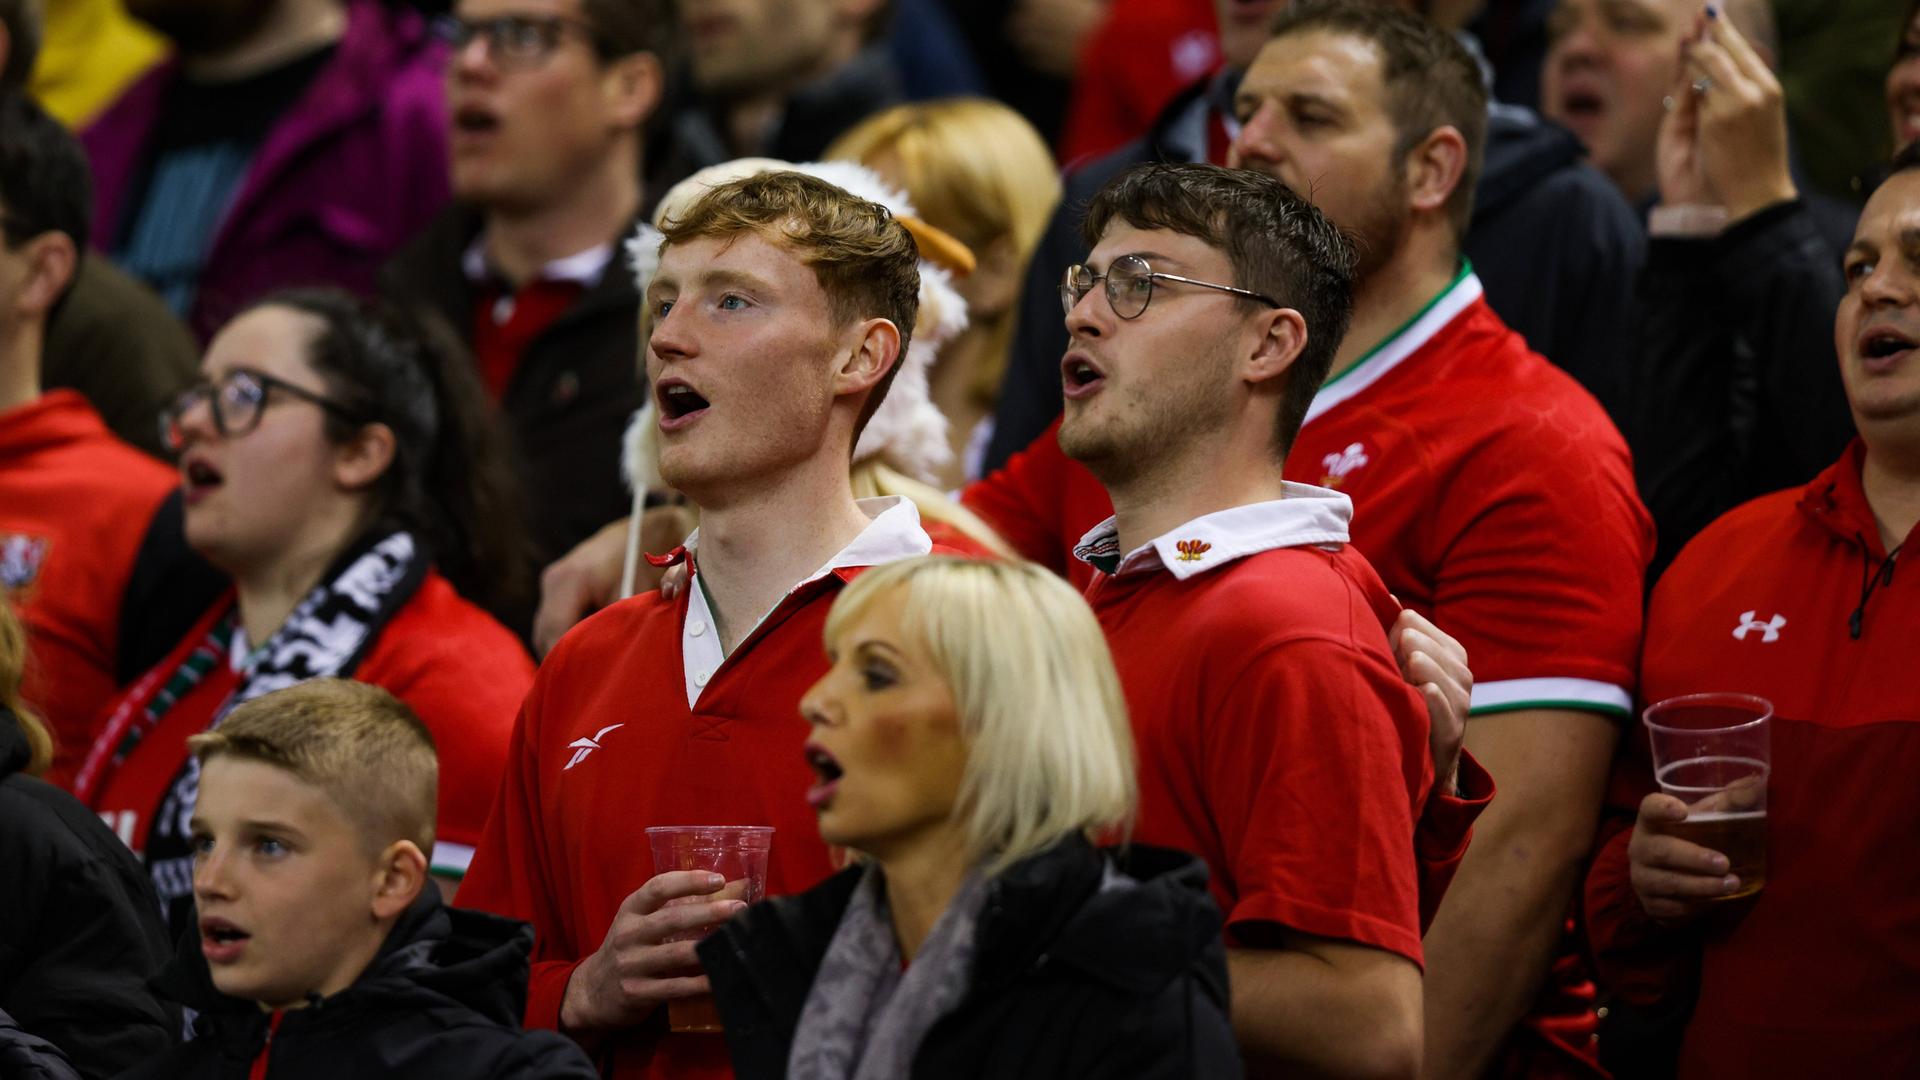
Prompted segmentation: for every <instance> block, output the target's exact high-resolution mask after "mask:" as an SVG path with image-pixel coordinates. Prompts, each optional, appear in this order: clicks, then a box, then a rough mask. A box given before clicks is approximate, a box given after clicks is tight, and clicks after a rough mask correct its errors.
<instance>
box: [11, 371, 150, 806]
mask: <svg viewBox="0 0 1920 1080" xmlns="http://www.w3.org/2000/svg"><path fill="white" fill-rule="evenodd" d="M177 483H179V477H178V476H176V475H175V473H174V471H173V470H172V469H170V468H168V467H167V466H165V465H163V464H161V463H160V462H158V461H155V460H154V459H153V458H150V457H148V456H147V455H145V454H143V453H141V452H140V451H138V450H136V449H134V448H133V447H132V446H129V445H128V444H126V443H124V442H121V441H120V440H119V439H118V438H116V437H114V435H113V433H112V432H110V431H108V430H107V426H106V424H105V423H104V422H103V421H101V419H100V415H99V414H98V413H96V412H95V411H94V410H93V406H91V405H89V404H87V402H86V399H84V398H82V397H81V396H80V395H79V394H76V393H74V392H73V391H71V390H54V391H51V392H49V393H47V394H45V395H43V396H42V397H41V398H40V399H39V400H37V401H35V402H33V403H32V404H29V405H23V406H21V407H20V408H17V409H12V410H9V411H7V412H5V413H0V594H4V595H5V596H6V597H7V599H8V600H10V601H11V602H12V603H13V604H14V606H15V608H16V610H17V611H18V612H19V614H20V618H21V621H22V622H23V623H24V624H25V625H26V628H27V640H28V647H29V649H30V650H31V655H30V657H29V665H28V668H27V678H26V686H25V687H24V692H25V696H26V699H27V702H28V703H29V704H30V705H32V706H33V707H34V708H35V709H37V710H39V712H40V714H41V715H42V716H43V717H44V718H45V719H46V720H47V723H48V726H49V728H50V729H51V730H52V732H53V735H54V738H55V740H56V753H55V756H54V763H53V768H52V769H51V770H50V771H49V772H48V774H47V777H46V779H47V780H48V781H50V782H52V783H55V784H59V785H61V786H63V787H64V786H66V785H68V784H69V783H71V781H72V776H73V772H74V770H75V769H77V768H78V767H79V765H80V760H81V759H82V758H83V757H85V756H86V752H87V747H88V746H89V745H91V744H92V742H93V734H94V723H95V721H96V720H98V719H99V718H100V717H101V715H102V709H103V707H104V706H105V705H106V703H107V701H108V700H109V699H110V698H112V697H113V694H114V690H115V689H116V681H115V678H114V669H115V660H116V657H117V655H118V650H119V647H120V640H119V639H120V597H121V593H122V592H124V591H125V590H126V587H127V579H128V577H129V576H131V574H132V573H133V561H134V556H135V554H136V553H137V552H138V550H139V548H140V540H141V538H142V536H144V535H145V533H146V528H147V523H148V521H150V520H151V519H152V518H153V512H154V510H155V509H156V508H157V507H158V506H159V505H160V502H161V500H163V499H165V498H166V496H167V493H168V492H169V491H170V490H172V488H173V486H174V485H175V484H177Z"/></svg>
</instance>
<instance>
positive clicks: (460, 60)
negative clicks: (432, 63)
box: [447, 33, 495, 79]
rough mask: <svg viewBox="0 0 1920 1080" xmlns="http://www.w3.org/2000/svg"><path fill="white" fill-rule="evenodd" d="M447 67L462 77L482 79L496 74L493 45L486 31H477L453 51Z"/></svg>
mask: <svg viewBox="0 0 1920 1080" xmlns="http://www.w3.org/2000/svg"><path fill="white" fill-rule="evenodd" d="M447 69H448V70H449V71H451V72H452V73H453V74H455V75H456V76H458V77H460V78H462V79H480V78H484V77H486V76H490V75H493V74H495V69H494V66H493V46H492V43H491V42H490V41H489V40H488V38H487V35H486V34H484V33H477V34H475V35H473V37H471V38H469V39H467V43H466V44H465V45H461V46H459V47H458V48H456V49H455V50H454V51H453V55H452V56H450V57H448V59H447Z"/></svg>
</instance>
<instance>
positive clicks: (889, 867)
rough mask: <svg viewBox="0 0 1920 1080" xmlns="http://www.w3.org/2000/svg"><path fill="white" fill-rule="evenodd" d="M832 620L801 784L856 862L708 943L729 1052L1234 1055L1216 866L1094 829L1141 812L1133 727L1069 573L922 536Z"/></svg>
mask: <svg viewBox="0 0 1920 1080" xmlns="http://www.w3.org/2000/svg"><path fill="white" fill-rule="evenodd" d="M1009 612H1018V613H1020V615H1021V617H1020V618H1017V619H1015V618H1009V617H1008V613H1009ZM825 636H826V647H827V655H828V657H829V658H830V660H831V661H832V664H833V666H832V668H831V669H830V670H829V671H828V673H827V674H826V675H825V676H824V677H822V678H821V680H820V681H819V682H818V683H816V684H815V685H814V687H813V689H812V690H810V691H809V692H808V693H807V695H806V697H805V698H803V699H802V701H801V705H800V708H801V713H802V714H803V715H804V716H805V717H806V719H807V720H808V721H809V723H811V724H812V725H813V734H812V736H811V738H810V739H809V741H808V743H807V746H806V754H807V757H808V760H809V762H810V763H811V764H812V765H813V767H814V769H815V771H816V773H817V774H818V776H819V782H818V783H817V784H816V785H815V786H814V787H813V788H812V789H811V790H810V791H809V792H808V793H807V800H808V802H809V803H811V804H812V805H813V807H814V809H815V811H816V813H817V814H818V815H819V822H820V835H821V837H822V838H823V839H825V840H826V841H827V842H828V843H830V844H835V845H839V846H842V847H845V848H848V849H850V850H852V851H853V852H854V853H855V854H856V855H857V856H858V858H859V862H858V864H857V865H855V866H853V867H851V868H849V869H847V870H845V871H842V872H841V873H840V874H838V875H836V876H835V877H833V878H830V879H828V880H827V881H826V882H825V883H824V884H822V885H820V886H819V887H817V888H815V889H813V890H811V891H809V892H806V893H803V894H801V895H798V896H791V897H782V898H779V899H776V900H771V901H768V902H765V903H763V904H760V905H757V906H755V907H753V908H751V909H749V910H748V911H746V912H744V913H742V914H741V915H740V916H738V917H736V918H735V919H734V920H733V921H732V922H730V923H728V924H727V925H725V926H724V927H722V928H721V929H720V930H719V931H717V932H716V933H715V934H713V935H712V936H711V937H709V938H708V939H707V940H706V941H705V942H703V943H701V945H700V948H699V954H700V961H701V964H702V966H703V967H704V968H705V970H706V972H707V974H708V976H709V978H710V979H711V980H712V985H713V992H714V997H715V1000H716V1002H717V1003H718V1005H719V1008H720V1013H721V1017H722V1019H723V1021H724V1022H725V1025H726V1029H727V1042H728V1048H729V1050H730V1051H731V1053H732V1056H733V1063H734V1070H735V1074H736V1075H737V1076H739V1077H740V1078H741V1080H753V1078H756V1077H777V1076H785V1077H790V1078H792V1080H851V1078H865V1077H888V1078H893V1077H914V1078H925V1077H947V1076H952V1077H979V1076H993V1077H1024V1076H1032V1077H1089V1076H1126V1077H1156V1076H1168V1077H1175V1076H1177V1077H1189V1076H1208V1077H1230V1076H1238V1075H1239V1074H1240V1064H1239V1059H1238V1057H1237V1052H1236V1050H1235V1048H1234V1042H1233V1034H1232V1030H1231V1028H1230V1026H1229V1024H1228V1021H1227V1014H1226V1005H1227V1002H1226V969H1225V960H1224V953H1223V951H1222V947H1221V944H1220V936H1219V934H1220V915H1219V911H1218V909H1217V908H1215V907H1214V905H1213V901H1212V900H1211V898H1209V896H1208V895H1207V891H1206V870H1205V868H1204V866H1203V865H1202V864H1201V863H1200V862H1199V860H1197V859H1195V858H1193V857H1191V856H1188V855H1185V854H1181V853H1177V852H1172V851H1164V850H1158V849H1150V848H1144V847H1133V848H1121V849H1115V850H1102V849H1100V848H1098V847H1096V846H1095V844H1096V842H1097V841H1098V839H1099V838H1101V837H1104V836H1109V835H1113V834H1115V833H1123V832H1124V830H1125V828H1126V825H1127V823H1128V821H1129V820H1130V819H1131V817H1132V815H1133V811H1134V803H1135V798H1136V793H1135V786H1134V774H1133V744H1132V738H1131V736H1130V734H1129V728H1128V724H1127V715H1126V706H1125V703H1124V702H1123V700H1122V697H1121V692H1120V685H1119V680H1118V678H1117V676H1116V675H1115V673H1114V668H1113V660H1112V658H1111V657H1110V656H1109V655H1108V652H1107V647H1106V642H1105V639H1104V638H1103V636H1102V635H1101V632H1100V627H1099V625H1098V624H1097V623H1096V622H1095V621H1094V618H1093V613H1092V612H1091V611H1090V610H1089V609H1088V607H1087V605H1086V603H1085V601H1083V600H1081V599H1080V597H1079V596H1078V595H1077V594H1076V593H1075V592H1074V591H1073V589H1072V587H1071V586H1069V585H1067V584H1066V583H1065V582H1063V581H1061V580H1060V579H1058V578H1056V577H1054V576H1053V575H1051V574H1049V573H1048V572H1047V571H1045V570H1042V569H1040V568H1039V567H1036V566H1033V565H1031V564H1028V563H1019V562H984V561H967V560H961V559H954V558H940V557H930V558H921V559H911V560H907V561H904V562H898V563H893V564H890V565H887V566H884V567H880V568H877V569H874V570H869V571H867V572H866V573H864V574H862V575H861V576H860V577H859V578H857V579H856V580H855V581H854V582H853V584H851V585H850V586H848V588H847V589H846V591H845V592H843V593H842V594H841V596H840V598H839V600H838V601H837V602H836V603H835V604H834V607H833V610H832V613H831V614H830V615H829V616H828V617H827V623H826V632H825Z"/></svg>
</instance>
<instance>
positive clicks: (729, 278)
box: [647, 269, 772, 293]
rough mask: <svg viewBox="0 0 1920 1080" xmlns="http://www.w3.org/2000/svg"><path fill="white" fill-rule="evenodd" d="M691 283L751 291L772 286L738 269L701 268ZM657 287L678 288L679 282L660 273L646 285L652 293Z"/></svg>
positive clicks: (708, 286) (758, 290) (766, 289)
mask: <svg viewBox="0 0 1920 1080" xmlns="http://www.w3.org/2000/svg"><path fill="white" fill-rule="evenodd" d="M692 283H693V284H694V285H697V286H704V287H707V288H714V287H719V288H726V287H728V286H733V287H734V288H740V289H748V290H751V291H753V292H767V291H769V290H771V288H772V285H771V284H769V283H768V282H767V281H765V280H764V279H762V278H758V277H755V276H754V275H752V274H749V273H746V272H744V271H740V270H724V269H723V270H702V271H700V272H698V273H696V274H694V275H693V278H692ZM657 288H665V289H679V288H681V285H680V282H679V281H677V280H675V279H674V278H672V277H670V276H668V275H665V274H661V275H658V276H656V277H655V278H654V279H653V282H652V283H651V284H649V285H648V286H647V292H648V293H652V292H653V291H654V290H655V289H657Z"/></svg>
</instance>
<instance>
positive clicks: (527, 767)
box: [459, 500, 953, 1080]
mask: <svg viewBox="0 0 1920 1080" xmlns="http://www.w3.org/2000/svg"><path fill="white" fill-rule="evenodd" d="M877 502H879V500H869V503H877ZM891 502H892V503H893V505H892V508H891V509H890V510H888V511H887V512H886V513H884V514H880V515H879V516H877V517H876V519H875V524H874V525H872V526H869V528H868V530H867V532H865V533H862V534H861V538H860V539H857V540H855V541H854V543H853V544H852V545H849V547H848V549H847V551H846V552H843V554H847V555H849V556H850V561H848V560H842V559H839V558H836V559H835V560H834V561H833V562H831V563H829V565H828V566H827V567H826V568H823V569H822V571H821V572H820V573H819V574H818V575H816V576H815V577H813V578H812V579H810V580H808V581H806V582H802V583H801V584H799V585H797V586H795V588H794V589H793V591H792V592H790V593H789V594H788V595H787V597H786V598H785V599H784V600H782V601H781V602H780V603H779V604H778V605H777V606H776V607H775V608H774V609H773V610H772V611H771V612H769V613H768V614H767V616H766V618H764V619H762V620H761V622H760V624H759V625H758V626H757V627H755V628H754V630H753V631H752V632H751V633H750V634H748V635H747V637H745V638H744V639H743V640H741V642H740V643H739V644H738V645H737V646H735V647H734V649H733V651H732V652H731V653H728V654H726V655H725V656H724V657H722V656H720V655H719V653H718V650H717V647H715V648H713V649H712V653H711V659H709V658H708V655H707V653H708V647H709V646H711V645H712V642H713V639H714V636H715V634H714V630H713V627H712V625H711V621H710V617H709V616H706V615H705V614H704V613H705V610H706V609H705V604H704V600H698V601H696V600H695V598H696V597H699V596H701V589H700V588H699V587H698V585H697V577H698V568H697V566H696V568H695V579H694V580H693V581H692V582H690V583H689V587H688V588H686V589H683V590H681V593H680V595H679V597H678V598H676V599H674V600H671V601H668V600H662V599H661V598H660V594H659V593H658V592H649V593H644V594H642V595H640V596H636V597H633V598H631V599H628V600H623V601H621V602H620V603H617V604H614V605H612V606H611V607H608V608H605V609H603V610H601V611H600V612H599V613H598V614H596V615H594V616H593V617H591V618H589V619H587V620H586V621H585V622H583V623H581V624H580V625H579V626H577V627H575V628H574V629H573V630H571V631H569V632H568V634H567V635H566V636H565V637H564V638H562V639H561V640H560V643H559V644H558V645H556V646H555V647H554V649H553V651H552V652H550V653H548V654H547V658H546V660H545V661H544V662H543V663H542V664H541V665H540V670H539V672H538V674H537V675H536V677H535V679H534V684H533V690H532V692H530V693H529V694H528V695H527V700H526V703H525V704H524V705H522V706H521V709H520V719H519V723H518V725H517V726H516V727H515V729H514V734H513V746H512V751H511V753H510V756H509V760H508V764H507V772H506V778H505V780H504V782H503V783H502V785H501V789H500V793H499V797H498V799H497V800H496V802H495V803H494V809H493V814H492V816H491V817H490V818H489V819H488V822H487V830H486V835H485V838H484V839H483V840H482V841H481V844H480V850H479V851H478V852H477V853H476V854H475V855H474V860H473V866H472V868H471V869H470V870H469V872H468V874H467V878H466V880H465V882H463V883H462V885H461V888H460V895H459V902H460V904H461V905H462V906H466V907H477V908H482V909H484V910H487V911H493V912H497V913H499V914H502V915H508V916H511V917H513V918H516V919H525V920H526V921H528V922H530V923H532V924H533V927H534V934H535V938H534V951H533V970H532V974H531V977H530V979H529V982H528V992H527V1017H526V1019H527V1024H528V1026H530V1027H539V1028H548V1029H556V1028H558V1027H559V1023H560V1005H561V1002H562V1001H563V1000H564V998H565V996H566V988H567V981H568V980H569V979H570V978H572V976H573V971H574V969H575V968H576V967H578V966H579V965H580V962H581V961H582V960H584V959H586V957H587V956H588V955H590V954H591V953H593V951H594V950H596V949H598V948H599V947H600V945H601V942H602V941H604V940H605V939H606V934H607V928H608V927H609V926H610V925H612V923H613V916H614V914H615V912H617V911H618V910H619V907H620V904H621V902H622V901H624V900H625V899H626V898H627V897H628V896H629V895H630V894H631V893H632V892H633V891H634V890H635V889H637V888H639V887H640V886H641V885H644V884H645V883H646V882H647V880H648V879H649V878H651V877H653V876H654V869H653V852H652V849H651V848H650V846H649V845H648V843H647V837H646V833H645V832H644V830H645V829H646V828H647V827H649V826H653V825H771V826H773V828H774V834H773V849H772V852H771V856H770V859H769V861H768V867H767V894H768V895H769V896H777V895H785V894H790V893H797V892H801V891H804V890H806V889H809V888H812V887H813V886H815V885H818V884H819V883H820V882H821V881H824V880H825V879H826V878H827V877H828V876H829V875H830V874H831V873H832V872H833V871H834V869H835V867H834V864H833V862H832V860H831V858H830V856H829V853H828V850H827V846H826V844H825V843H824V842H823V841H822V840H821V839H820V828H819V824H818V822H817V820H816V818H815V814H814V812H813V810H812V808H811V807H809V806H808V805H807V801H806V798H805V795H806V791H807V788H809V787H810V786H812V785H813V783H814V774H813V770H812V768H811V767H810V766H809V765H808V764H807V763H806V760H805V758H804V757H803V755H802V752H801V751H802V747H803V746H804V745H805V743H806V739H807V724H806V722H805V721H804V720H802V719H801V717H800V698H801V695H803V694H804V693H805V692H806V691H807V689H808V688H809V687H811V686H812V685H813V684H814V683H815V682H817V681H818V680H819V679H820V677H821V676H823V675H825V674H826V672H827V667H828V665H827V660H826V655H825V652H824V650H823V643H822V632H823V630H824V628H825V625H826V618H827V611H828V609H830V608H831V607H832V606H833V601H834V599H835V598H836V597H837V596H838V595H839V593H840V588H841V586H842V585H843V584H844V583H845V582H846V581H848V580H851V579H852V578H853V577H854V576H855V575H857V574H858V573H859V571H860V570H861V569H863V568H864V567H866V566H871V565H877V564H879V563H881V562H885V561H891V560H892V559H895V558H901V557H904V556H907V555H911V554H926V553H927V552H928V551H929V550H930V549H931V550H934V551H938V552H940V553H942V554H953V552H950V551H946V550H944V549H938V548H932V545H931V542H930V541H929V540H928V539H927V536H926V534H925V533H924V532H923V531H922V530H921V529H920V527H919V523H918V517H917V515H914V514H913V512H912V507H911V506H910V505H902V504H903V503H904V500H892V501H891ZM865 505H867V504H863V506H865ZM902 511H904V515H903V514H902ZM909 530H910V532H909ZM887 533H891V538H889V537H888V536H887V535H884V534H887ZM688 543H689V545H696V546H697V543H698V538H697V534H696V536H695V537H693V538H689V541H688ZM861 552H864V553H865V557H852V556H859V555H860V554H861ZM611 1053H612V1072H611V1073H610V1074H609V1075H611V1076H615V1077H649V1078H662V1080H664V1078H668V1077H672V1078H687V1077H694V1078H699V1077H727V1076H731V1075H732V1067H731V1065H730V1063H729V1061H728V1058H727V1047H726V1040H725V1039H724V1038H721V1037H719V1036H716V1035H693V1034H680V1035H675V1034H671V1033H669V1032H668V1031H667V1030H666V1014H665V1010H658V1011H656V1012H655V1013H654V1014H653V1015H652V1016H651V1017H650V1018H649V1019H648V1020H647V1021H646V1022H645V1023H644V1024H642V1025H641V1026H640V1027H638V1028H635V1029H633V1030H630V1031H627V1032H624V1033H621V1034H620V1035H619V1036H617V1037H616V1038H615V1040H614V1042H613V1044H612V1051H611Z"/></svg>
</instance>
